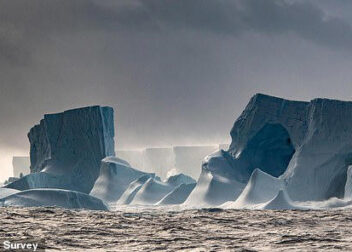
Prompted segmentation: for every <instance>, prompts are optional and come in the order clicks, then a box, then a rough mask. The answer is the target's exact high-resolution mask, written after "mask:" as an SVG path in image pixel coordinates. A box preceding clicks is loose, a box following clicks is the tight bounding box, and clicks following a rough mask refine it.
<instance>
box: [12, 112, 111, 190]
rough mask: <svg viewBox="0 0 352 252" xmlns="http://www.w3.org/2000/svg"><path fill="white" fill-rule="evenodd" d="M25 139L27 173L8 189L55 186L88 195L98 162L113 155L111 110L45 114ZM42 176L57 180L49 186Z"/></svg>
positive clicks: (96, 174)
mask: <svg viewBox="0 0 352 252" xmlns="http://www.w3.org/2000/svg"><path fill="white" fill-rule="evenodd" d="M28 138H29V141H30V161H31V166H30V171H31V174H29V175H28V176H29V177H28V176H25V177H23V178H22V179H20V180H22V181H20V182H18V183H16V184H10V185H8V187H9V188H14V189H19V190H26V189H32V188H42V187H55V188H61V189H70V190H76V191H80V192H85V193H89V192H90V191H91V189H92V188H93V185H94V183H95V181H96V179H97V178H98V176H99V171H100V161H101V160H102V159H103V158H105V157H106V156H114V155H115V149H114V148H115V143H114V119H113V109H112V108H111V107H100V106H91V107H85V108H78V109H73V110H68V111H65V112H63V113H57V114H47V115H45V116H44V119H42V120H41V121H40V124H38V125H36V126H34V127H33V128H32V129H31V130H30V132H29V133H28ZM36 173H43V174H42V175H39V177H40V179H39V180H37V175H33V174H36ZM45 177H48V180H49V179H53V178H54V177H55V178H58V181H56V182H55V183H54V185H52V186H51V183H47V182H46V181H45ZM28 180H31V181H34V180H36V181H37V183H34V184H32V183H30V182H28ZM67 181H69V182H70V184H69V185H68V182H67ZM41 182H43V183H44V184H45V185H43V186H42V185H41V184H40V183H41ZM61 182H64V183H62V184H61ZM18 185H28V186H29V187H18ZM33 185H35V186H36V187H31V186H33Z"/></svg>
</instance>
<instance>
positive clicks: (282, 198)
mask: <svg viewBox="0 0 352 252" xmlns="http://www.w3.org/2000/svg"><path fill="white" fill-rule="evenodd" d="M262 209H268V210H289V209H304V208H302V207H299V206H295V205H294V204H293V203H292V202H291V199H290V198H289V196H288V195H287V193H286V192H285V191H283V190H280V191H279V192H278V194H277V195H276V196H275V198H273V199H272V200H270V201H269V202H267V203H265V204H264V206H263V207H262Z"/></svg>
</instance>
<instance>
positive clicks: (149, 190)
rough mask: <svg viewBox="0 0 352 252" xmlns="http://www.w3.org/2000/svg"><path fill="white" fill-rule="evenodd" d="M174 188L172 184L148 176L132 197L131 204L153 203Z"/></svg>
mask: <svg viewBox="0 0 352 252" xmlns="http://www.w3.org/2000/svg"><path fill="white" fill-rule="evenodd" d="M173 189H174V187H173V186H172V185H169V184H167V183H164V182H162V181H159V180H156V179H154V178H149V179H148V180H147V181H146V182H145V183H144V184H143V185H142V187H141V188H140V189H139V190H138V192H137V193H136V194H135V196H134V197H133V200H132V201H131V203H130V204H131V205H154V204H156V203H157V202H158V201H159V200H160V199H162V198H163V197H164V196H165V195H166V194H168V193H169V192H171V191H172V190H173Z"/></svg>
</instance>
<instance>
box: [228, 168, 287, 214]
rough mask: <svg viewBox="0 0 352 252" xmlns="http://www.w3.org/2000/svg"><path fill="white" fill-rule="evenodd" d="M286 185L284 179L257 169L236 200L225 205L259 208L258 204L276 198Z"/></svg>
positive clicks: (229, 206)
mask: <svg viewBox="0 0 352 252" xmlns="http://www.w3.org/2000/svg"><path fill="white" fill-rule="evenodd" d="M284 187H285V186H284V183H283V181H282V180H280V179H278V178H276V177H273V176H271V175H269V174H267V173H265V172H263V171H261V170H260V169H255V170H254V172H253V173H252V176H251V177H250V179H249V181H248V183H247V185H246V187H245V188H244V190H243V191H242V193H241V194H240V195H239V197H238V198H237V199H236V201H234V202H231V203H230V202H228V203H225V205H226V208H257V207H258V205H260V204H263V203H266V202H268V201H270V200H272V199H273V198H275V196H276V195H277V194H278V193H279V191H280V190H284Z"/></svg>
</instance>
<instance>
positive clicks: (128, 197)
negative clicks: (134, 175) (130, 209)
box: [116, 175, 154, 205]
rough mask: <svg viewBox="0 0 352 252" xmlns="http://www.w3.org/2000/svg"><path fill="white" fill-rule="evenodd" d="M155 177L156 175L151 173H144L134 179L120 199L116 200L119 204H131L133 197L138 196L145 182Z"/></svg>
mask: <svg viewBox="0 0 352 252" xmlns="http://www.w3.org/2000/svg"><path fill="white" fill-rule="evenodd" d="M150 178H154V176H153V177H152V176H150V175H144V176H142V177H140V178H138V179H136V180H135V181H133V182H132V183H131V184H129V186H128V187H127V189H126V190H125V192H124V193H123V194H122V196H121V197H120V199H119V200H118V201H117V202H116V204H117V205H128V204H131V202H132V200H133V198H134V197H135V196H136V194H137V192H138V191H139V190H140V189H141V188H142V186H143V185H144V183H145V182H147V180H148V179H150Z"/></svg>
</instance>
